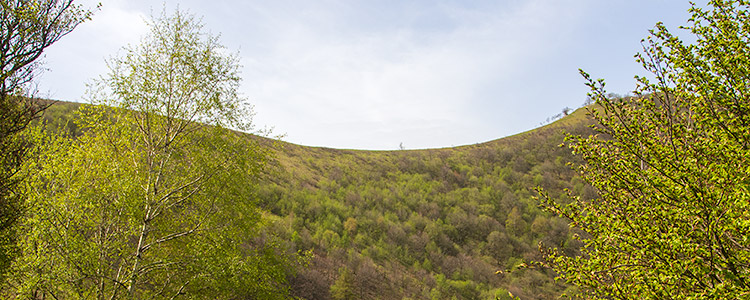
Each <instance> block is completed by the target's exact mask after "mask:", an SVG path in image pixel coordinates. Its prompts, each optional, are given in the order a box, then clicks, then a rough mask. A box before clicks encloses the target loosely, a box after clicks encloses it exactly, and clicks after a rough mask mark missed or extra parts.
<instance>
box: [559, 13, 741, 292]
mask: <svg viewBox="0 0 750 300" xmlns="http://www.w3.org/2000/svg"><path fill="white" fill-rule="evenodd" d="M749 8H750V3H749V2H748V1H743V0H727V1H724V0H713V1H710V2H709V3H708V5H707V6H706V7H705V8H702V7H700V6H697V5H695V4H694V5H693V6H692V8H691V9H690V10H689V11H690V13H691V14H692V17H691V18H690V19H689V20H688V25H687V26H684V27H682V28H683V29H686V30H688V31H689V32H690V33H691V34H692V35H693V36H694V37H695V39H696V41H695V42H693V43H688V42H684V41H683V40H681V39H680V38H679V37H678V36H676V35H674V34H672V33H671V32H670V31H668V30H667V28H666V27H665V26H664V25H662V24H661V23H659V24H657V25H656V27H655V29H653V30H652V31H651V35H650V36H649V37H648V38H647V39H645V40H644V41H643V44H644V51H643V53H642V54H639V55H637V56H636V57H637V61H638V62H640V63H642V64H643V66H644V68H645V69H646V70H647V71H649V72H650V73H651V75H652V76H653V77H652V78H653V79H652V80H649V79H646V78H645V77H638V81H639V84H638V87H637V88H636V90H635V95H634V96H633V97H626V98H611V97H607V96H606V95H607V93H606V92H605V90H604V81H603V80H591V79H590V77H589V75H587V74H586V73H584V72H582V74H583V76H584V77H585V78H586V79H587V80H588V82H589V83H588V84H589V86H590V87H591V88H592V93H591V97H592V99H594V100H595V101H596V106H594V108H592V109H591V115H592V116H593V118H594V119H595V120H596V121H597V123H598V125H596V129H597V130H598V132H599V134H597V135H592V136H570V137H568V142H569V145H570V146H571V148H572V149H573V151H574V153H576V154H578V155H580V156H581V157H582V158H583V159H584V160H585V163H584V164H583V165H581V166H580V171H581V173H582V174H583V178H585V180H586V181H588V182H589V183H591V184H592V185H593V186H594V187H595V188H596V190H597V191H598V198H596V199H593V200H590V201H584V200H582V199H581V198H579V197H575V196H573V197H572V201H571V202H570V203H568V204H561V202H563V201H556V200H551V199H549V197H547V198H546V200H544V205H546V206H547V207H548V208H549V209H551V210H553V211H555V212H557V213H558V214H560V215H563V216H565V217H567V218H569V219H570V220H571V222H572V223H571V225H572V226H573V227H575V228H577V229H578V230H580V231H582V233H581V235H580V236H581V238H580V239H581V241H582V242H583V247H582V249H581V250H582V255H580V256H573V257H570V256H566V255H564V254H563V253H561V252H558V251H556V250H555V249H549V250H547V251H548V252H547V253H548V260H549V262H550V264H551V266H552V267H553V268H554V269H555V270H556V271H557V272H558V273H559V274H560V276H561V277H562V278H563V279H565V280H566V281H567V282H569V283H573V284H575V285H578V286H580V287H581V288H582V289H581V296H584V297H586V298H594V299H706V298H707V299H738V298H747V297H750V239H748V237H749V236H750V209H749V208H750V93H749V92H748V90H749V89H748V87H749V86H750V75H749V74H750V14H748V9H749Z"/></svg>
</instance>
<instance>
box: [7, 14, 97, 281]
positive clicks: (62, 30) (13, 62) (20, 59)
mask: <svg viewBox="0 0 750 300" xmlns="http://www.w3.org/2000/svg"><path fill="white" fill-rule="evenodd" d="M90 16H91V12H89V11H86V10H83V9H81V7H80V6H77V5H73V1H72V0H69V1H34V0H11V1H2V3H0V277H2V276H3V275H4V274H5V272H6V270H7V268H8V266H9V264H10V263H11V261H12V260H13V258H14V257H15V254H16V249H15V243H16V235H17V234H16V228H15V226H16V224H17V221H18V219H19V218H20V217H21V215H22V211H23V205H24V203H23V202H24V196H23V192H22V191H21V190H20V189H19V186H20V184H21V181H22V179H23V177H22V176H21V174H19V171H20V169H21V165H22V164H23V162H24V160H26V159H27V154H28V151H29V148H30V147H31V144H30V143H29V140H28V139H27V138H26V136H25V135H24V134H23V133H24V131H25V129H26V128H27V126H28V125H29V123H30V122H31V121H32V120H33V119H35V118H36V117H37V116H39V114H40V113H41V112H42V111H43V110H44V109H45V108H46V107H48V106H49V103H45V102H42V101H39V100H36V99H34V97H33V96H34V95H33V93H32V92H31V90H30V88H29V86H30V85H31V84H32V83H33V81H34V78H35V75H36V74H37V73H38V72H39V69H40V67H39V66H40V62H39V58H40V57H41V55H42V53H43V52H44V50H45V49H46V48H47V47H49V46H51V45H52V44H54V43H55V42H57V41H58V40H59V39H61V38H62V37H63V36H65V35H66V34H68V33H69V32H71V31H72V30H73V29H75V27H76V26H78V25H79V24H81V23H82V22H83V21H85V20H87V19H89V17H90ZM0 279H1V278H0Z"/></svg>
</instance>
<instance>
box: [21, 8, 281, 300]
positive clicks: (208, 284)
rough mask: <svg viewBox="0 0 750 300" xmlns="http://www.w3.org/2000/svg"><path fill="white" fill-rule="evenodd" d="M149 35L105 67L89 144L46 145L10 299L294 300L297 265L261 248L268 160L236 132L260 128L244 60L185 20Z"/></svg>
mask: <svg viewBox="0 0 750 300" xmlns="http://www.w3.org/2000/svg"><path fill="white" fill-rule="evenodd" d="M150 25H151V32H150V35H148V36H146V37H145V38H144V39H143V40H142V43H141V44H140V45H138V46H135V47H129V48H125V54H124V55H123V56H121V57H118V58H114V59H112V60H110V61H109V67H110V69H111V72H110V73H109V74H107V75H106V76H104V77H102V78H101V79H100V80H99V81H98V82H97V84H96V85H95V86H94V89H93V91H94V92H92V95H91V98H92V100H93V101H94V103H95V105H89V106H85V107H84V108H83V109H82V110H81V111H80V113H79V117H78V120H77V121H78V122H79V127H80V128H81V129H82V135H80V136H77V137H61V136H55V135H51V134H49V133H48V134H44V133H43V132H39V133H38V134H37V138H38V139H39V143H40V144H42V145H44V147H43V148H42V149H40V158H39V160H38V161H36V162H34V163H32V164H30V166H29V168H30V169H32V170H34V172H33V173H34V174H35V176H34V178H33V181H30V182H29V185H30V186H29V191H30V199H31V201H32V202H31V205H30V211H29V215H28V217H27V218H26V219H25V222H24V224H23V228H22V229H23V230H24V233H25V236H23V240H22V249H21V250H22V251H23V253H22V254H23V256H22V258H21V259H19V260H18V262H17V263H16V264H15V268H14V269H13V271H14V272H15V273H14V274H13V275H14V281H13V282H11V285H10V287H11V288H10V289H7V290H8V291H9V294H8V295H33V296H32V297H34V298H39V297H53V298H56V299H71V298H85V299H89V298H95V299H116V298H128V299H146V298H212V299H221V298H237V297H240V298H242V297H255V298H262V299H274V298H283V297H285V295H286V293H287V287H286V285H285V279H286V276H287V275H289V272H290V271H289V270H290V269H292V268H291V264H292V263H293V261H292V260H293V259H294V257H290V256H287V255H285V254H284V253H282V252H283V251H281V249H280V247H278V246H276V245H275V243H274V239H273V238H272V237H264V238H260V237H257V236H258V234H259V231H260V230H261V229H262V228H263V222H264V219H263V218H262V216H261V213H260V211H259V210H258V209H257V208H256V207H255V206H254V201H253V197H254V193H253V191H254V189H253V187H254V182H256V181H257V176H258V175H259V174H260V172H261V171H262V168H263V165H264V163H265V161H266V159H267V157H268V153H267V152H266V150H264V149H265V148H262V147H260V146H259V145H258V143H257V142H256V141H255V140H254V138H253V137H252V136H250V135H246V134H240V133H236V132H233V131H231V130H229V129H228V128H237V129H244V130H249V129H250V128H251V123H250V119H249V107H247V106H245V105H244V100H243V99H242V98H240V97H239V95H238V94H237V87H238V85H239V81H240V78H239V76H238V69H239V65H238V64H237V58H236V57H235V56H227V55H225V54H224V53H225V52H224V50H223V48H222V47H221V45H220V44H218V41H217V38H216V37H214V36H211V35H208V34H205V33H204V32H203V30H202V26H201V24H200V23H199V22H198V21H196V20H195V18H194V17H193V16H192V15H189V14H186V13H184V12H181V11H179V10H177V11H175V13H174V14H172V15H167V14H166V13H162V14H161V15H160V16H158V17H156V18H154V19H153V21H151V23H150ZM255 237H257V238H255Z"/></svg>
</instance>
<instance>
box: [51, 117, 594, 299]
mask: <svg viewBox="0 0 750 300" xmlns="http://www.w3.org/2000/svg"><path fill="white" fill-rule="evenodd" d="M77 106H78V105H77V104H72V103H60V104H57V105H55V106H53V107H52V108H50V109H49V110H48V111H47V112H46V113H45V119H47V122H48V123H50V124H53V125H54V126H53V127H60V126H62V127H64V128H67V130H70V131H73V132H74V131H76V127H75V124H72V123H70V122H68V121H67V120H69V119H70V118H71V115H72V112H73V111H74V110H75V109H76V107H77ZM590 123H591V121H590V119H589V118H588V117H587V116H586V115H585V110H583V109H580V110H578V111H576V112H574V113H572V114H571V115H569V116H566V117H564V118H563V119H561V120H559V121H557V122H554V123H552V124H549V125H547V126H544V127H541V128H538V129H535V130H532V131H528V132H525V133H521V134H517V135H514V136H511V137H507V138H503V139H498V140H494V141H490V142H486V143H481V144H475V145H468V146H461V147H454V148H444V149H427V150H397V151H362V150H338V149H329V148H317V147H306V146H299V145H295V144H290V143H285V142H279V141H273V140H270V139H265V138H259V139H261V141H262V143H263V144H264V145H265V146H266V147H272V148H273V149H274V153H275V155H274V156H275V157H274V159H273V160H272V161H271V164H270V165H269V166H268V168H267V170H266V172H265V176H264V179H263V181H262V182H261V183H260V184H259V188H258V191H257V197H258V199H256V200H257V201H258V202H259V205H260V206H261V207H262V208H263V209H265V210H266V211H267V214H268V217H269V219H271V220H273V222H270V224H269V228H268V233H269V234H276V235H279V236H281V237H282V238H281V240H283V241H285V243H286V245H285V246H286V247H288V249H289V250H290V251H307V252H308V253H311V254H312V255H311V256H310V258H309V263H308V265H307V267H304V268H301V269H300V270H298V271H297V275H296V277H294V278H290V283H291V285H292V292H293V295H295V296H298V297H302V298H306V299H401V298H411V299H451V298H454V297H455V298H456V299H478V298H481V299H487V298H496V297H498V298H500V299H504V298H507V297H509V292H510V293H511V294H512V295H515V296H518V297H520V298H522V299H553V298H556V297H557V296H558V295H559V294H560V293H562V292H564V290H565V289H566V288H568V287H567V286H565V285H562V284H560V283H556V282H554V280H553V278H554V276H555V274H553V273H552V272H551V271H549V270H545V269H541V268H538V267H534V266H532V267H524V265H528V264H529V263H530V262H532V261H539V260H542V257H541V255H540V252H539V250H538V245H539V244H540V243H542V244H543V245H545V246H551V247H558V248H560V249H563V251H567V252H569V253H575V251H576V249H577V247H578V245H577V242H576V241H575V240H574V239H573V238H572V236H573V233H572V232H570V230H569V227H568V224H567V222H566V221H565V220H563V219H560V218H557V217H553V216H552V215H551V214H549V213H546V212H543V211H542V210H541V209H540V208H539V207H538V204H539V202H538V200H536V199H535V198H534V196H536V192H535V191H534V190H533V188H534V187H536V186H541V187H543V188H544V189H545V190H547V191H549V192H550V193H551V195H552V196H553V197H556V195H558V194H560V193H563V190H564V189H566V188H567V189H570V190H572V191H573V192H574V193H575V194H578V195H582V196H583V197H593V195H594V194H595V193H594V191H593V190H592V189H591V188H590V187H589V186H588V185H586V184H585V183H584V182H583V181H582V180H581V178H580V177H578V176H577V174H576V171H574V170H573V169H571V168H570V167H569V166H567V165H566V163H567V162H570V161H573V160H574V159H575V158H574V157H573V156H572V155H571V153H570V150H569V149H568V148H566V147H559V145H560V144H561V143H562V142H563V138H564V136H565V134H564V132H568V133H575V134H584V135H587V134H588V133H589V132H591V133H593V131H592V130H591V129H590V128H589V127H588V125H589V124H590Z"/></svg>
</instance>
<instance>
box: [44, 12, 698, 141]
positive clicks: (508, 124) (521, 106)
mask: <svg viewBox="0 0 750 300" xmlns="http://www.w3.org/2000/svg"><path fill="white" fill-rule="evenodd" d="M84 3H87V2H84ZM177 5H179V6H180V8H181V9H183V10H189V11H190V12H192V13H195V14H197V15H198V16H203V21H204V23H205V25H206V26H205V28H206V29H208V30H210V31H211V32H214V33H221V37H222V43H224V44H225V45H226V46H227V48H228V50H229V51H235V50H238V49H239V51H240V55H241V63H242V64H243V65H244V68H243V74H242V75H243V78H244V83H243V86H242V91H243V93H244V94H245V95H246V96H247V97H248V98H249V99H250V102H252V103H253V104H255V106H256V109H257V115H256V118H255V120H256V124H258V125H260V126H266V125H269V126H275V127H276V128H277V130H278V131H279V133H287V134H288V137H287V140H289V141H291V142H294V143H301V144H305V145H319V146H328V147H339V148H367V149H395V148H397V146H398V144H399V142H403V143H404V144H405V145H407V147H409V148H424V147H444V146H450V145H460V144H469V143H476V142H482V141H486V140H490V139H493V138H498V137H501V136H504V135H508V134H513V133H516V132H519V131H522V130H526V129H530V128H532V127H533V126H536V125H537V124H539V122H540V121H543V120H544V119H545V118H547V117H549V116H551V115H554V114H556V113H559V111H560V109H561V108H562V107H565V106H576V105H578V104H580V103H582V102H583V100H584V99H585V97H586V95H585V94H586V91H587V89H586V88H585V86H583V84H582V80H581V79H580V77H579V76H578V75H577V68H579V67H583V68H584V69H586V70H588V71H591V73H592V75H594V76H595V77H605V78H608V82H609V83H610V86H613V87H615V90H614V91H616V92H623V91H626V90H625V88H632V86H630V84H631V82H632V80H631V79H630V78H632V75H634V74H635V73H636V72H637V71H638V70H637V66H635V64H634V63H633V62H632V58H631V57H632V54H634V53H635V52H636V51H638V50H639V49H638V48H639V45H638V41H639V40H640V38H642V37H644V36H645V34H646V30H647V29H648V28H650V27H651V26H653V23H655V21H657V20H662V19H663V17H665V16H666V17H670V18H672V16H674V15H683V16H684V15H685V14H684V9H683V10H682V11H680V10H679V9H677V10H675V9H674V8H675V7H676V6H677V5H675V4H673V3H667V2H658V3H656V2H652V1H647V0H640V1H625V0H611V1H595V0H528V1H521V0H504V1H478V2H471V3H469V2H464V1H435V2H423V1H390V2H382V1H354V0H352V1H349V0H347V1H343V0H342V1H336V0H332V1H295V0H279V1H219V2H216V1H214V2H206V1H201V0H183V1H176V0H168V1H167V3H166V7H167V9H170V10H171V9H174V7H175V6H177ZM154 6H155V7H154ZM683 8H684V5H683ZM152 9H153V10H155V11H156V12H157V13H158V11H159V10H160V9H161V4H159V3H157V4H154V3H152V2H150V1H147V0H132V1H124V0H117V1H108V2H106V3H104V7H103V10H102V12H100V13H99V14H97V15H96V16H95V17H94V21H92V22H90V23H86V24H84V25H82V26H81V28H79V29H77V30H76V31H75V32H73V33H72V34H71V35H70V36H69V37H67V38H66V39H64V40H63V41H61V42H60V43H59V44H60V45H55V46H54V47H56V49H59V50H55V49H51V51H50V54H49V56H48V60H49V61H50V67H51V69H52V70H53V71H52V72H51V73H50V74H49V76H48V77H47V79H49V80H46V81H45V82H48V83H49V85H48V86H50V87H51V88H50V89H51V90H52V91H53V94H54V92H55V91H59V94H60V96H61V97H60V98H64V99H66V100H75V99H76V97H78V96H80V95H81V94H82V91H83V89H82V88H81V87H80V86H82V85H83V82H85V81H86V80H88V79H90V78H92V77H95V76H98V75H100V74H104V73H105V72H106V66H105V65H104V63H103V58H104V57H106V56H111V55H115V54H116V52H117V50H118V49H119V48H120V47H122V46H124V45H126V44H128V43H134V42H137V40H138V37H139V36H141V35H142V34H143V33H145V31H146V28H145V26H143V21H142V20H143V18H144V16H147V15H149V14H150V11H151V10H152ZM683 19H684V18H683ZM667 21H669V20H667ZM679 24H681V23H679ZM613 78H614V79H613ZM623 87H624V88H623ZM77 91H80V92H77ZM70 95H74V96H70Z"/></svg>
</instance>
